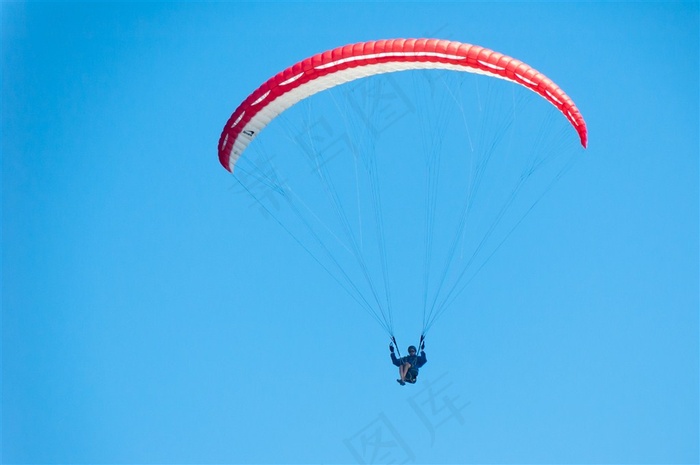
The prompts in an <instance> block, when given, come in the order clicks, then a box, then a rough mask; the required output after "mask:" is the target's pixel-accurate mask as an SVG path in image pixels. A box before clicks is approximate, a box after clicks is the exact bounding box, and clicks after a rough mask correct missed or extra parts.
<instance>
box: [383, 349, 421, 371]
mask: <svg viewBox="0 0 700 465" xmlns="http://www.w3.org/2000/svg"><path fill="white" fill-rule="evenodd" d="M406 362H408V363H410V364H411V370H415V371H416V373H418V369H419V368H420V367H422V366H423V365H425V364H426V363H427V362H428V359H427V358H426V357H425V351H421V353H420V356H419V355H406V356H405V357H401V358H396V355H394V353H393V352H391V363H393V364H394V365H396V366H397V367H400V366H401V365H403V364H404V363H406Z"/></svg>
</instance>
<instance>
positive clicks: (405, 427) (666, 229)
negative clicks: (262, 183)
mask: <svg viewBox="0 0 700 465" xmlns="http://www.w3.org/2000/svg"><path fill="white" fill-rule="evenodd" d="M422 36H438V37H444V38H447V39H451V40H458V41H461V42H467V43H473V44H478V45H482V46H485V47H488V48H491V49H494V50H497V51H500V52H502V53H505V54H508V55H510V56H514V57H516V58H518V59H521V60H523V61H525V62H526V63H528V64H530V65H532V66H533V67H535V68H536V69H538V70H540V71H542V72H543V73H545V74H546V75H548V76H549V77H551V78H552V79H553V80H554V81H555V82H557V83H558V84H559V85H560V86H561V87H562V88H563V89H564V90H565V91H566V92H567V93H568V94H569V95H570V96H571V97H572V98H573V99H574V100H575V101H576V103H577V105H578V107H579V109H580V110H581V112H582V114H583V115H584V118H585V119H586V122H587V124H588V129H589V134H590V145H589V149H588V150H587V151H585V152H583V153H579V156H580V159H579V160H577V162H576V163H575V164H574V165H573V167H572V169H571V170H570V171H569V172H568V173H567V174H566V176H565V177H564V178H563V179H562V180H561V181H560V182H558V183H557V184H556V186H555V188H554V189H553V190H552V191H550V192H549V193H548V194H547V195H546V196H545V197H544V198H543V199H542V201H541V202H539V204H538V205H537V208H536V209H535V210H534V211H533V212H532V213H531V214H529V215H528V217H527V220H526V221H524V222H523V223H522V225H521V226H520V227H518V229H517V230H516V232H515V233H514V234H513V235H512V236H511V237H510V238H509V239H508V241H507V242H506V243H505V244H504V246H503V247H502V248H501V249H499V251H498V253H497V254H496V255H494V256H493V258H492V259H491V260H489V261H488V263H487V266H485V267H484V269H483V270H482V271H481V272H480V273H479V275H478V277H477V278H476V279H475V280H474V282H472V283H471V285H470V287H469V290H468V292H467V293H466V295H465V296H463V298H464V300H463V301H461V304H460V305H457V306H456V307H457V308H454V309H451V310H450V311H449V312H448V313H446V314H445V316H444V317H443V318H441V319H440V320H439V321H438V322H437V323H436V325H435V327H434V329H432V330H431V333H430V335H429V337H428V341H427V349H426V352H427V353H428V358H429V363H428V364H427V365H426V366H425V368H423V369H422V370H421V377H420V380H419V382H418V384H416V385H415V386H408V387H404V388H402V387H400V386H398V385H397V384H396V382H395V381H394V379H395V377H396V373H395V369H394V367H393V366H392V365H390V363H389V358H388V353H387V352H388V351H387V347H386V346H387V344H386V341H387V338H386V335H385V333H383V332H382V330H381V328H380V327H379V326H378V325H377V324H376V323H375V322H373V321H372V320H371V319H370V318H369V317H368V316H367V315H366V313H364V312H363V311H362V310H361V309H360V308H359V307H358V306H357V304H356V303H355V302H354V301H353V300H352V299H351V298H349V297H348V296H347V294H345V293H344V291H343V290H342V289H341V288H340V287H339V286H338V285H337V283H335V281H334V280H333V279H332V278H331V277H330V276H329V275H328V274H327V273H326V272H324V271H323V269H321V268H320V267H319V266H318V264H317V263H316V262H315V261H314V260H313V259H312V258H310V257H309V255H308V254H307V253H306V252H305V251H304V250H303V249H302V248H301V247H299V246H298V244H296V243H295V241H294V240H292V238H290V237H289V235H287V234H286V233H284V231H282V230H281V228H279V227H278V225H276V223H275V222H274V221H271V220H270V218H268V217H265V216H264V215H261V213H260V211H259V209H257V208H253V207H251V202H250V199H249V198H246V197H245V196H244V195H242V193H241V192H240V190H239V189H237V188H236V183H235V181H234V179H233V178H232V177H231V175H229V174H228V173H227V172H226V171H225V170H224V169H223V168H222V167H221V166H220V165H219V162H218V160H217V154H216V146H217V141H218V137H219V134H220V131H221V129H222V128H223V125H224V124H225V122H226V120H227V118H228V117H229V116H230V114H231V112H232V111H233V110H234V109H235V107H236V106H237V105H238V103H240V101H242V100H243V99H244V98H245V97H246V96H247V95H248V94H249V93H250V92H251V91H253V90H254V89H255V88H256V87H257V86H258V85H260V84H261V83H262V82H263V81H264V80H266V79H267V78H269V77H270V76H272V75H273V74H275V73H276V72H278V71H280V70H282V69H284V68H285V67H287V66H289V65H291V64H293V63H295V62H296V61H299V60H302V59H304V58H306V57H308V56H311V55H313V54H315V53H318V52H321V51H324V50H327V49H331V48H334V47H337V46H340V45H344V44H346V43H352V42H358V41H364V40H374V39H379V38H394V37H422ZM698 37H699V15H698V4H697V2H687V3H682V2H672V3H643V4H639V3H607V2H606V3H526V2H523V3H464V4H462V3H448V4H442V3H430V4H417V3H334V4H320V3H310V4H304V3H248V4H245V3H236V4H228V3H201V4H200V3H197V4H190V3H144V4H142V3H111V4H74V5H67V4H61V3H8V2H3V4H2V215H3V222H2V264H3V268H2V460H3V462H4V463H386V462H394V463H401V462H408V463H497V462H498V463H697V462H698V461H699V445H698V437H699V436H700V434H699V433H700V431H699V426H698V416H699V415H698V412H699V411H700V407H699V404H698V392H699V391H700V386H699V377H698V371H699V369H698V367H699V364H698V353H699V344H698V307H699V305H698V295H699V292H698V291H699V289H698V282H699V279H698V278H699V276H698V237H699V231H698V212H699V206H698V199H699V192H698V173H699V170H698V159H699V157H698V155H699V153H698V148H699V146H700V141H699V140H698V132H699V131H698V128H699V123H700V118H699V115H698V108H699V105H698V103H699V102H700V96H699V84H698V82H700V79H699V77H700V76H699V71H698V69H699V68H698V57H699V56H700V53H698V52H699V50H698V49H699V43H698V42H699V40H698ZM275 134H279V133H275V132H274V131H272V129H271V130H270V132H269V136H270V137H269V138H268V139H269V141H268V142H269V143H270V144H274V143H277V142H279V141H275V137H279V136H275ZM266 135H268V134H266V133H263V135H261V142H263V139H262V138H263V136H266ZM409 313H410V312H409ZM395 315H398V316H399V319H401V320H402V322H404V323H405V326H406V327H407V328H408V329H406V328H404V326H402V324H399V325H398V326H399V328H397V331H399V332H401V334H400V335H399V343H400V344H401V349H404V346H405V345H406V343H405V342H401V341H406V339H407V337H406V336H404V335H408V334H409V332H410V331H411V330H412V329H413V328H412V327H411V325H412V324H413V323H412V322H410V321H408V322H406V320H408V319H409V317H406V318H401V310H400V309H398V310H396V311H395ZM416 324H418V323H416ZM401 336H404V337H403V339H402V338H401ZM449 406H452V408H453V410H450V408H449Z"/></svg>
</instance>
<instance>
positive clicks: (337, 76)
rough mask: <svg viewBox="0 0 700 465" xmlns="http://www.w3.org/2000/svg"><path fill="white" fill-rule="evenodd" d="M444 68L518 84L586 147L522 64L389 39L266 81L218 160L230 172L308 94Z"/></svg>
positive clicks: (338, 51)
mask: <svg viewBox="0 0 700 465" xmlns="http://www.w3.org/2000/svg"><path fill="white" fill-rule="evenodd" d="M410 69H450V70H455V71H465V72H470V73H479V74H486V75H490V76H493V77H497V78H502V79H506V80H509V81H513V82H515V83H517V84H520V85H522V86H524V87H526V88H528V89H530V90H532V91H534V92H536V93H538V94H539V95H541V96H542V97H543V98H545V99H546V100H547V101H549V102H550V103H552V105H554V106H555V107H557V108H558V109H559V110H560V111H561V112H562V113H563V114H564V116H565V117H566V118H567V119H568V120H569V122H570V123H571V124H572V126H573V127H574V128H575V129H576V131H577V132H578V135H579V137H580V140H581V145H583V147H586V146H587V144H588V134H587V131H586V123H585V122H584V120H583V116H581V113H580V112H579V110H578V109H577V108H576V105H574V102H573V101H572V100H571V99H570V98H569V97H568V96H567V95H566V94H565V93H564V91H562V90H561V89H560V88H559V87H558V86H557V85H556V84H555V83H554V82H552V81H551V80H550V79H548V78H547V77H546V76H544V75H543V74H542V73H539V72H537V71H536V70H534V69H533V68H531V67H530V66H528V65H526V64H525V63H523V62H521V61H519V60H516V59H514V58H511V57H509V56H506V55H503V54H501V53H498V52H494V51H493V50H489V49H487V48H484V47H479V46H476V45H469V44H463V43H460V42H455V41H448V40H439V39H392V40H377V41H370V42H361V43H357V44H351V45H345V46H343V47H338V48H335V49H333V50H329V51H326V52H323V53H319V54H317V55H314V56H312V57H310V58H307V59H305V60H303V61H300V62H299V63H297V64H295V65H293V66H290V67H289V68H287V69H285V70H284V71H282V72H280V73H278V74H277V75H275V76H274V77H272V78H270V79H269V80H268V81H267V82H265V83H264V84H263V85H261V86H260V87H259V88H258V89H257V90H256V91H255V92H253V93H252V94H250V95H249V96H248V97H247V98H246V99H245V100H244V101H243V103H241V104H240V105H239V107H238V108H237V109H236V111H234V112H233V114H232V115H231V117H230V118H229V120H228V123H227V124H226V127H225V128H224V130H223V132H222V134H221V138H220V139H219V160H220V161H221V164H222V165H223V166H224V168H226V169H227V170H229V171H233V169H234V166H235V164H236V160H237V159H238V157H240V156H241V154H242V153H243V151H244V150H245V149H246V147H247V146H248V144H250V142H251V141H252V140H253V139H254V138H255V137H256V136H257V135H258V134H259V133H260V131H261V130H262V129H263V128H264V127H265V126H267V124H268V123H269V122H270V121H271V120H272V119H274V118H275V117H276V116H277V115H279V114H280V113H282V112H283V111H284V110H286V109H287V108H289V107H290V106H292V105H294V104H295V103H297V102H299V101H300V100H303V99H305V98H307V97H309V96H311V95H313V94H316V93H318V92H320V91H322V90H325V89H328V88H330V87H333V86H337V85H339V84H342V83H345V82H349V81H352V80H355V79H359V78H362V77H367V76H371V75H374V74H381V73H390V72H396V71H403V70H410Z"/></svg>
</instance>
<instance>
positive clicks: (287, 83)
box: [280, 73, 304, 86]
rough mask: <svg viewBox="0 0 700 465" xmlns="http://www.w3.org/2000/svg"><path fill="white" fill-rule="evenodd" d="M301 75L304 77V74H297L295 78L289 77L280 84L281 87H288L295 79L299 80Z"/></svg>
mask: <svg viewBox="0 0 700 465" xmlns="http://www.w3.org/2000/svg"><path fill="white" fill-rule="evenodd" d="M303 75H304V73H299V74H297V75H296V76H292V77H290V78H289V79H287V80H286V81H282V82H280V85H281V86H286V85H289V84H291V83H292V82H294V81H296V80H297V79H299V78H300V77H302V76H303Z"/></svg>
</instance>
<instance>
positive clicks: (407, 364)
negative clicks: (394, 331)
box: [389, 343, 428, 386]
mask: <svg viewBox="0 0 700 465" xmlns="http://www.w3.org/2000/svg"><path fill="white" fill-rule="evenodd" d="M420 348H421V351H420V356H418V355H416V347H415V346H409V348H408V355H406V356H405V357H401V358H397V357H396V355H395V354H394V345H393V344H389V352H390V353H391V363H393V364H394V365H396V366H397V367H399V376H400V378H399V379H397V380H396V382H397V383H399V384H400V385H401V386H405V385H406V383H411V384H415V382H416V378H417V377H418V369H419V368H420V367H422V366H423V365H425V364H426V363H427V362H428V359H427V358H426V357H425V350H424V349H425V343H421V347H420Z"/></svg>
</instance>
